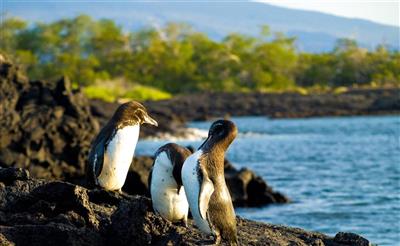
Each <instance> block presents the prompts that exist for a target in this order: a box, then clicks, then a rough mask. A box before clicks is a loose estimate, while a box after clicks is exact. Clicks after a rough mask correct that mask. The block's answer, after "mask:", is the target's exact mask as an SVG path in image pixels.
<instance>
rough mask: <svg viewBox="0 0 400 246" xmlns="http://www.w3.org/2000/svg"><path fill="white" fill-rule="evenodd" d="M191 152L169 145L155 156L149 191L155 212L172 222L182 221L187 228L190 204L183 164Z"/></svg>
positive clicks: (172, 144) (175, 145) (159, 150)
mask: <svg viewBox="0 0 400 246" xmlns="http://www.w3.org/2000/svg"><path fill="white" fill-rule="evenodd" d="M190 154H191V152H190V151H189V150H188V149H187V148H185V147H182V146H179V145H177V144H174V143H168V144H166V145H164V146H162V147H160V148H159V149H158V150H157V152H156V153H155V155H154V163H153V167H152V169H151V171H150V174H149V180H148V181H149V182H148V184H149V191H150V196H151V200H152V204H153V209H154V211H155V212H157V213H158V214H160V215H161V216H162V217H164V218H165V219H167V220H169V221H171V222H178V221H182V222H183V223H184V225H185V226H187V217H188V213H189V204H188V202H187V199H186V194H185V188H184V187H183V186H182V178H181V171H182V165H183V162H184V161H185V160H186V158H187V157H188V156H189V155H190Z"/></svg>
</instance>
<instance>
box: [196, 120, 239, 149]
mask: <svg viewBox="0 0 400 246" xmlns="http://www.w3.org/2000/svg"><path fill="white" fill-rule="evenodd" d="M237 132H238V130H237V127H236V125H235V124H234V123H233V122H232V121H230V120H217V121H215V122H214V123H212V125H211V127H210V130H209V131H208V137H207V139H206V140H205V141H204V143H203V144H202V145H201V146H200V147H199V149H201V148H203V147H205V146H208V147H212V146H220V147H222V148H223V149H224V150H226V149H227V148H228V147H229V145H230V144H231V143H232V141H233V140H234V139H235V138H236V135H237Z"/></svg>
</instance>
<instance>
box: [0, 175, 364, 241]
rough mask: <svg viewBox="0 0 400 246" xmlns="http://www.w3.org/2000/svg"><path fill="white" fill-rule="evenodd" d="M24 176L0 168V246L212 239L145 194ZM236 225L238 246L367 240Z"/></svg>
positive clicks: (349, 235) (241, 222)
mask: <svg viewBox="0 0 400 246" xmlns="http://www.w3.org/2000/svg"><path fill="white" fill-rule="evenodd" d="M21 173H26V174H27V175H21ZM21 177H22V178H21ZM28 177H29V174H28V173H27V172H26V171H25V170H22V169H15V168H7V169H6V168H2V169H0V245H22V246H24V245H30V246H35V245H93V246H103V245H200V244H203V243H206V242H210V239H211V238H210V237H208V236H205V235H204V234H202V233H201V232H200V231H198V230H197V229H196V228H195V226H194V225H193V221H191V220H189V226H188V227H187V228H186V227H182V226H179V225H174V224H172V223H170V222H168V221H166V220H164V219H163V218H161V217H160V216H158V215H157V214H154V213H153V212H152V209H151V201H150V200H149V199H148V198H145V197H141V196H130V195H120V194H118V193H113V192H106V191H103V190H87V189H85V188H83V187H81V186H77V185H73V184H70V183H66V182H61V181H46V180H36V179H31V178H28ZM237 225H238V238H239V243H240V245H243V246H245V245H294V246H296V245H330V246H344V245H353V246H358V245H360V246H361V245H362V246H364V245H368V243H369V242H368V240H366V239H364V238H362V237H361V236H359V235H356V234H352V233H338V234H337V235H336V236H335V237H334V238H332V237H329V236H327V235H324V234H321V233H317V232H307V231H304V230H301V229H297V228H290V227H285V226H276V225H272V224H264V223H259V222H254V221H250V220H245V219H242V218H239V217H238V218H237ZM366 243H367V244H366ZM222 245H226V244H225V243H224V242H223V243H222Z"/></svg>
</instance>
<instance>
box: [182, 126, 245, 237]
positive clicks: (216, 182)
mask: <svg viewBox="0 0 400 246" xmlns="http://www.w3.org/2000/svg"><path fill="white" fill-rule="evenodd" d="M236 135H237V128H236V126H235V124H234V123H233V122H231V121H228V120H218V121H216V122H214V123H213V124H212V125H211V127H210V130H209V132H208V137H207V139H206V140H205V141H204V143H203V144H202V145H201V146H200V147H199V149H198V150H197V151H196V152H195V153H193V154H192V155H191V156H189V157H188V158H187V159H186V161H185V163H184V164H183V167H182V181H183V186H184V187H185V188H186V196H187V198H188V202H189V207H190V211H191V213H192V215H193V219H194V220H195V223H196V225H197V227H198V228H199V229H200V230H201V231H203V232H204V233H207V234H212V235H214V237H215V244H219V243H220V241H221V237H222V239H224V240H226V241H228V242H229V244H231V245H237V232H236V215H235V210H234V209H233V205H232V199H231V196H230V194H229V190H228V187H227V186H226V183H225V177H224V159H225V151H226V150H227V149H228V147H229V145H230V144H231V143H232V141H233V140H234V139H235V137H236Z"/></svg>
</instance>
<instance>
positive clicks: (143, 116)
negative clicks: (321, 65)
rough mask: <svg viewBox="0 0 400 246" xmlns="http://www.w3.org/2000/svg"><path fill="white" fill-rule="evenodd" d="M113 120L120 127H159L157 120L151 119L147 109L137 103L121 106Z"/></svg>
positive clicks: (132, 102)
mask: <svg viewBox="0 0 400 246" xmlns="http://www.w3.org/2000/svg"><path fill="white" fill-rule="evenodd" d="M113 120H114V121H115V123H116V124H117V125H118V126H128V125H141V124H144V123H146V124H150V125H153V126H158V123H157V121H156V120H154V119H153V118H151V117H150V116H149V115H148V113H147V110H146V108H145V107H144V106H143V105H142V104H140V103H138V102H135V101H130V102H127V103H124V104H121V105H120V106H119V107H118V108H117V110H116V111H115V113H114V116H113Z"/></svg>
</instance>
